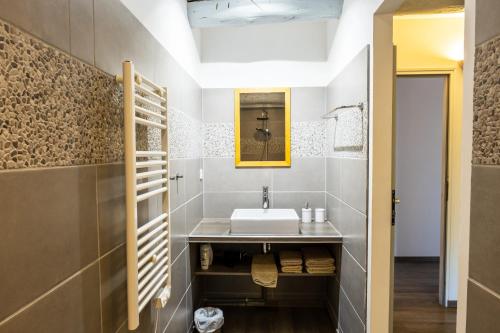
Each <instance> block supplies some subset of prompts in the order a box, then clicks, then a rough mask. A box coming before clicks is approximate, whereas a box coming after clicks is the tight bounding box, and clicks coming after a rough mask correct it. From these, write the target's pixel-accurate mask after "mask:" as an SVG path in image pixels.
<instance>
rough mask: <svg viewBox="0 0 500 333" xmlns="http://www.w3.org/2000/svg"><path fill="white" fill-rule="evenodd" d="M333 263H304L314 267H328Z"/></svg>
mask: <svg viewBox="0 0 500 333" xmlns="http://www.w3.org/2000/svg"><path fill="white" fill-rule="evenodd" d="M334 265H335V264H332V263H329V262H324V263H315V262H313V263H309V264H306V266H307V267H315V268H323V267H330V266H334Z"/></svg>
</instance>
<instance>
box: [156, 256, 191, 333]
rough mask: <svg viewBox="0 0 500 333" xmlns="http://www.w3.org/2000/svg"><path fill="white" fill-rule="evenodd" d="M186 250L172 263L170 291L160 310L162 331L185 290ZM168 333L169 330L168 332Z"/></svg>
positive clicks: (159, 322)
mask: <svg viewBox="0 0 500 333" xmlns="http://www.w3.org/2000/svg"><path fill="white" fill-rule="evenodd" d="M186 260H187V258H186V251H184V252H183V253H182V254H181V255H180V256H179V257H178V258H177V260H176V261H175V262H174V263H173V265H172V286H173V288H172V293H171V295H170V299H169V300H168V303H167V305H166V306H165V307H164V308H163V309H161V310H160V316H159V321H158V327H159V328H160V329H161V330H160V332H163V329H164V328H165V327H166V326H167V324H168V322H169V321H170V319H171V318H172V315H173V314H174V311H175V309H176V308H177V306H178V305H179V304H180V302H181V301H182V296H183V295H184V293H185V292H186V288H187V285H186ZM169 333H170V332H169Z"/></svg>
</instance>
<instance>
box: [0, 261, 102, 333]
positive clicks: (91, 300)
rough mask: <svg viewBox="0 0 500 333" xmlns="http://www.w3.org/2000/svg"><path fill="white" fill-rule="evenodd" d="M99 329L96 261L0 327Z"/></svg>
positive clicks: (18, 332) (13, 331) (10, 330)
mask: <svg viewBox="0 0 500 333" xmlns="http://www.w3.org/2000/svg"><path fill="white" fill-rule="evenodd" d="M35 275H36V274H35ZM17 277H19V276H17ZM24 287H26V285H25V286H24ZM2 300H5V299H3V298H2ZM100 331H101V316H100V303H99V268H98V265H97V263H96V264H94V265H92V266H90V267H88V268H87V269H85V270H84V271H82V272H81V273H79V274H78V275H76V276H75V277H73V278H71V279H70V280H68V281H66V282H65V283H64V284H62V285H61V286H59V287H58V288H56V289H55V290H54V291H53V292H51V293H50V294H48V295H46V296H45V297H43V298H41V299H40V300H38V301H37V302H36V303H34V304H33V305H31V306H29V307H28V308H26V309H25V310H24V311H22V312H21V313H19V314H18V315H16V316H15V317H13V318H11V319H10V320H9V321H7V322H6V323H4V324H3V325H1V326H0V333H25V332H74V333H88V332H100Z"/></svg>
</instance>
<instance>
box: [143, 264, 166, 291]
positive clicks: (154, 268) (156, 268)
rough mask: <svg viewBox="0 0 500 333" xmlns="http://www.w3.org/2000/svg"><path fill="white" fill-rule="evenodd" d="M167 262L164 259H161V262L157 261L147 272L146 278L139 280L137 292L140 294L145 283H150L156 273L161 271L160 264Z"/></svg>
mask: <svg viewBox="0 0 500 333" xmlns="http://www.w3.org/2000/svg"><path fill="white" fill-rule="evenodd" d="M166 261H167V260H166V259H163V260H161V261H160V260H159V261H158V262H157V263H156V264H155V265H154V266H153V268H152V269H151V270H150V271H149V272H148V274H147V275H146V276H144V278H143V279H139V288H138V289H139V292H141V290H142V289H143V288H144V286H145V285H146V283H148V282H149V281H151V278H152V277H153V276H154V275H155V274H157V273H158V271H160V270H161V268H162V263H165V262H166Z"/></svg>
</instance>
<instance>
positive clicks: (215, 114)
mask: <svg viewBox="0 0 500 333" xmlns="http://www.w3.org/2000/svg"><path fill="white" fill-rule="evenodd" d="M203 121H204V122H215V123H218V122H222V123H233V122H234V89H226V88H224V89H203Z"/></svg>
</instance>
